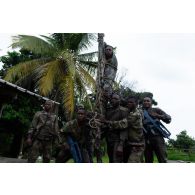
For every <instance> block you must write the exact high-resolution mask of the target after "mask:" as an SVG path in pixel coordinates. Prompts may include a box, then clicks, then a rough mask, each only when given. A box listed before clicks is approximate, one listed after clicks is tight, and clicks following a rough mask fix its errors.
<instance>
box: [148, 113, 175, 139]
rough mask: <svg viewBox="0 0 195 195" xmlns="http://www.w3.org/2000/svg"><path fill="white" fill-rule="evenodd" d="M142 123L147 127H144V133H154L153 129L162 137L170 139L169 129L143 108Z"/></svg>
mask: <svg viewBox="0 0 195 195" xmlns="http://www.w3.org/2000/svg"><path fill="white" fill-rule="evenodd" d="M144 124H145V125H146V126H149V128H144V132H145V133H146V134H148V133H149V131H150V133H152V134H154V135H155V131H157V132H158V133H160V135H162V136H163V137H164V138H167V139H170V138H169V137H170V135H171V133H170V131H169V130H168V129H167V128H166V127H165V126H164V125H163V124H162V123H161V122H160V121H159V120H157V119H153V118H152V117H151V116H150V115H149V114H148V112H147V111H146V110H144Z"/></svg>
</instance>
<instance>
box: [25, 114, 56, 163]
mask: <svg viewBox="0 0 195 195" xmlns="http://www.w3.org/2000/svg"><path fill="white" fill-rule="evenodd" d="M28 134H29V135H31V137H32V136H33V137H32V139H34V141H33V144H32V147H31V148H30V150H29V155H28V162H36V160H37V158H38V156H39V155H43V162H50V159H51V155H52V142H53V141H54V139H55V138H56V137H57V138H59V132H58V120H57V116H56V115H55V114H52V113H47V112H45V111H39V112H37V113H36V114H35V116H34V118H33V121H32V123H31V126H30V129H29V131H28Z"/></svg>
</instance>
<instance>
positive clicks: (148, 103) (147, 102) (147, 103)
mask: <svg viewBox="0 0 195 195" xmlns="http://www.w3.org/2000/svg"><path fill="white" fill-rule="evenodd" d="M151 106H152V100H151V99H150V98H148V97H146V98H144V100H143V107H144V108H150V107H151Z"/></svg>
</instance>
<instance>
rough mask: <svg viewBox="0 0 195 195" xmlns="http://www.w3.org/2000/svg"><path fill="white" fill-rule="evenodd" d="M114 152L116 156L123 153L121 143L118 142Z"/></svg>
mask: <svg viewBox="0 0 195 195" xmlns="http://www.w3.org/2000/svg"><path fill="white" fill-rule="evenodd" d="M116 154H117V156H122V155H123V145H121V144H119V145H118V147H117V149H116Z"/></svg>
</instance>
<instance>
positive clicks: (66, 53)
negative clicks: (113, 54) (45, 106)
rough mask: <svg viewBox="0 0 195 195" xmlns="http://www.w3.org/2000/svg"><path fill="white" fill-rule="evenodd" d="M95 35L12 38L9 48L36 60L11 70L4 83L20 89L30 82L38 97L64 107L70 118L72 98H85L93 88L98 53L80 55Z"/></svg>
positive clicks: (69, 34)
mask: <svg viewBox="0 0 195 195" xmlns="http://www.w3.org/2000/svg"><path fill="white" fill-rule="evenodd" d="M94 40H96V35H94V34H89V33H54V34H52V35H50V36H43V35H42V36H40V37H36V36H29V35H18V36H15V37H13V44H12V48H22V49H26V50H28V51H31V52H33V53H34V54H35V55H37V58H35V59H33V60H28V61H25V62H20V63H19V64H17V65H15V66H13V67H11V68H10V69H9V70H8V72H7V74H6V76H5V80H7V81H11V82H14V83H16V84H19V85H22V83H24V82H26V83H28V82H29V81H33V82H34V83H35V89H36V90H37V92H39V93H40V94H41V95H44V96H48V97H50V98H51V97H52V99H55V100H57V101H60V102H62V103H63V105H64V109H65V110H66V113H67V114H68V115H69V116H70V118H71V117H72V114H73V111H74V97H75V96H79V97H80V98H82V96H83V95H87V89H91V90H93V89H94V88H95V81H94V78H93V76H94V73H95V71H94V70H95V68H96V67H97V62H96V61H94V60H93V59H94V57H95V56H96V55H97V52H92V53H82V52H85V51H86V49H88V48H89V47H90V46H91V45H92V42H93V41H94Z"/></svg>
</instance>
